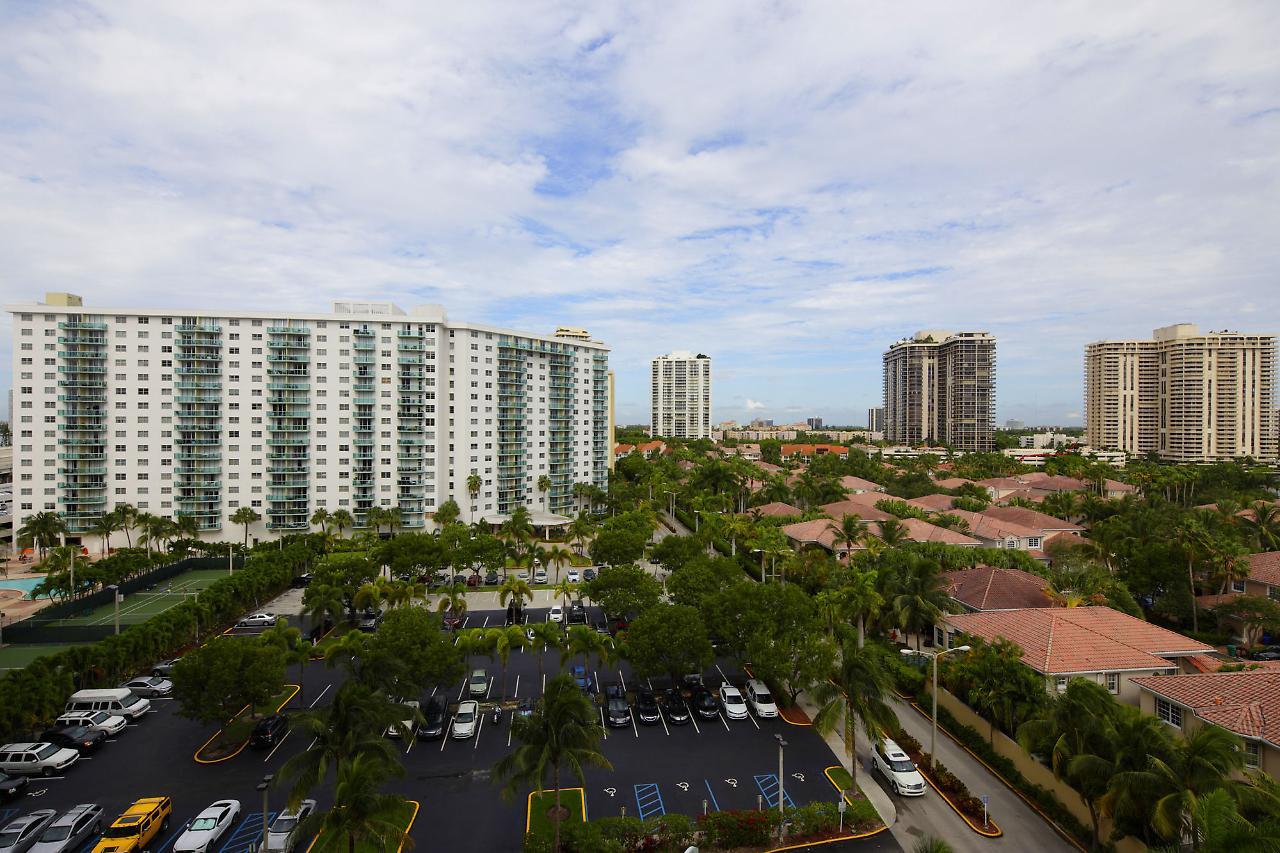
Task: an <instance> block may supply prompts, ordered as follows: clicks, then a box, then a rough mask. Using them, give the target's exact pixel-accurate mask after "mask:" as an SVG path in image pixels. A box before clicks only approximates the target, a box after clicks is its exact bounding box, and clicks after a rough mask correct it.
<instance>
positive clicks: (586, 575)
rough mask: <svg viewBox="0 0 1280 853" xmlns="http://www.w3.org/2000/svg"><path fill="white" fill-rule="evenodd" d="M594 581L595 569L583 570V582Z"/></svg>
mask: <svg viewBox="0 0 1280 853" xmlns="http://www.w3.org/2000/svg"><path fill="white" fill-rule="evenodd" d="M595 579H596V570H595V569H583V570H582V580H583V581H584V582H586V581H593V580H595Z"/></svg>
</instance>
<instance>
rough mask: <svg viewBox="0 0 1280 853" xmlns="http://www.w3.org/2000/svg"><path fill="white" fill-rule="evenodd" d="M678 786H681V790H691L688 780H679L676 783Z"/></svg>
mask: <svg viewBox="0 0 1280 853" xmlns="http://www.w3.org/2000/svg"><path fill="white" fill-rule="evenodd" d="M676 787H677V788H679V789H680V790H681V791H688V790H689V783H688V782H677V783H676Z"/></svg>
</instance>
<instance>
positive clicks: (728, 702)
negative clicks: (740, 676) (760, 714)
mask: <svg viewBox="0 0 1280 853" xmlns="http://www.w3.org/2000/svg"><path fill="white" fill-rule="evenodd" d="M720 705H721V707H723V708H724V715H725V716H726V717H728V718H729V719H731V720H745V719H746V718H747V703H746V702H745V701H744V700H743V698H742V694H741V693H739V692H738V688H736V687H734V686H733V685H732V684H723V685H721V686H720Z"/></svg>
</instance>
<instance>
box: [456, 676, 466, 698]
mask: <svg viewBox="0 0 1280 853" xmlns="http://www.w3.org/2000/svg"><path fill="white" fill-rule="evenodd" d="M466 690H467V680H466V679H465V678H464V679H462V686H461V687H459V688H458V701H459V702H461V701H462V694H463V693H465V692H466Z"/></svg>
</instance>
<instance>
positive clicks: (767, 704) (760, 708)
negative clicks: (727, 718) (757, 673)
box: [746, 678, 778, 717]
mask: <svg viewBox="0 0 1280 853" xmlns="http://www.w3.org/2000/svg"><path fill="white" fill-rule="evenodd" d="M746 692H747V704H748V705H750V706H751V711H752V712H753V713H754V714H755V715H756V716H757V717H776V716H778V706H777V705H775V704H774V702H773V696H772V695H771V694H770V693H769V688H768V687H766V686H765V683H764V682H763V681H761V680H760V679H758V678H753V679H751V680H750V681H748V682H747V691H746Z"/></svg>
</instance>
